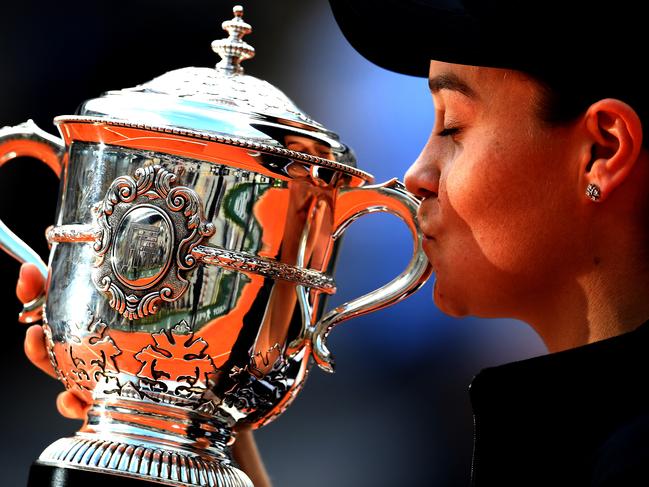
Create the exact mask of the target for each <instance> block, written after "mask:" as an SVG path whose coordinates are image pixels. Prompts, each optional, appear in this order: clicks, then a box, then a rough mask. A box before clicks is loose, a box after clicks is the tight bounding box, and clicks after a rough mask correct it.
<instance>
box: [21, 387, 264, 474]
mask: <svg viewBox="0 0 649 487" xmlns="http://www.w3.org/2000/svg"><path fill="white" fill-rule="evenodd" d="M230 441H231V431H230V428H229V427H228V426H225V425H224V424H223V423H221V422H219V421H218V419H216V418H215V417H214V416H208V415H202V414H197V413H196V412H195V411H192V410H189V409H185V408H181V407H176V406H170V405H161V404H153V403H147V402H144V401H130V400H121V399H120V400H117V401H116V400H111V401H105V400H99V401H96V402H95V403H94V404H93V406H92V407H91V409H90V410H89V412H88V418H87V421H86V423H85V424H84V426H83V428H82V429H81V430H80V431H79V432H77V434H76V435H75V436H74V437H71V438H61V439H59V440H57V441H55V442H54V443H53V444H52V445H50V446H49V447H48V448H46V449H45V451H43V453H42V454H41V455H40V457H39V459H38V461H37V462H36V463H35V464H34V465H33V467H32V470H31V472H30V484H29V485H30V486H32V485H33V486H34V487H36V486H37V485H38V486H39V487H40V486H51V487H54V486H56V487H73V486H76V485H82V484H83V485H89V484H88V482H90V481H91V479H92V478H94V477H93V476H97V475H99V476H100V477H102V475H103V478H102V479H100V480H92V482H93V485H103V483H102V482H106V483H107V484H108V483H110V482H111V481H119V482H120V483H121V482H122V478H125V477H124V476H128V477H130V479H132V480H138V481H139V482H140V483H137V482H134V483H133V485H134V487H137V486H140V485H141V486H142V487H144V486H146V485H160V484H163V485H178V486H179V485H182V486H211V487H226V486H227V487H253V484H252V482H251V481H250V479H249V478H248V476H247V475H246V474H245V473H244V472H243V471H241V470H240V469H239V468H238V467H237V466H236V465H235V464H234V462H233V460H232V457H231V452H230V447H229V446H228V445H229V444H230ZM71 470H74V472H72V471H71ZM115 476H118V477H119V478H118V479H115ZM57 479H58V480H57ZM61 479H63V480H64V481H63V480H61ZM109 479H110V480H109ZM48 482H49V483H48ZM120 485H121V484H120ZM128 485H130V484H128Z"/></svg>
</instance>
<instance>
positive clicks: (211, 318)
mask: <svg viewBox="0 0 649 487" xmlns="http://www.w3.org/2000/svg"><path fill="white" fill-rule="evenodd" d="M223 29H224V30H226V31H227V32H228V37H227V38H225V39H221V40H217V41H214V42H213V43H212V48H213V49H214V51H215V52H217V53H218V54H219V55H220V56H221V60H220V62H219V63H218V64H217V65H216V67H215V68H195V67H190V68H183V69H178V70H175V71H171V72H168V73H166V74H163V75H162V76H159V77H158V78H155V79H153V80H151V81H149V82H147V83H144V84H142V85H139V86H136V87H134V88H129V89H123V90H116V91H110V92H107V93H104V94H103V95H102V96H100V97H98V98H96V99H92V100H88V101H86V102H84V103H83V104H82V105H81V106H80V108H79V109H78V110H77V113H76V114H75V115H66V116H59V117H57V118H56V119H55V123H56V125H57V126H58V129H59V132H60V134H61V137H62V138H61V139H59V138H58V137H54V136H52V135H50V134H47V133H46V132H44V131H42V130H41V129H39V128H38V127H36V126H35V125H34V124H33V123H32V122H31V121H29V122H26V123H24V124H21V125H18V126H15V127H5V128H2V129H0V165H1V164H2V163H4V162H6V161H7V160H10V159H12V158H14V157H18V156H24V155H27V156H32V157H36V158H38V159H41V160H42V161H43V162H45V163H46V164H48V165H49V166H50V167H51V168H52V169H53V170H54V171H55V172H56V173H57V174H58V175H59V176H60V178H61V186H60V193H59V202H58V209H57V213H56V221H55V224H54V225H53V226H51V227H50V228H48V230H47V232H46V236H47V239H48V241H49V243H50V244H51V252H50V256H49V262H48V264H47V265H46V264H45V263H43V262H42V261H41V260H40V258H39V257H38V255H37V254H36V253H35V252H34V251H32V250H31V249H30V248H29V247H28V246H27V245H26V244H25V243H24V242H22V241H21V240H20V239H19V238H18V237H17V236H16V235H14V234H13V233H12V232H11V231H10V230H9V229H8V228H7V227H6V226H4V224H2V222H0V245H1V246H2V247H3V248H4V249H5V250H6V251H7V252H9V253H10V254H11V255H13V256H15V257H16V258H17V259H18V260H20V261H23V262H33V263H35V264H37V265H38V266H39V268H40V269H41V272H42V273H43V275H44V276H46V277H47V292H46V297H43V298H39V299H37V300H35V301H34V302H32V303H28V304H27V305H26V306H25V310H24V311H23V313H22V314H21V320H22V321H24V322H33V321H37V320H39V319H41V318H42V320H43V327H44V330H45V335H46V338H47V345H48V350H49V354H50V359H51V362H52V365H53V367H54V369H55V371H56V374H57V376H58V378H59V379H60V380H61V381H62V382H63V384H64V385H65V387H66V388H68V389H71V390H73V391H75V394H77V395H78V396H80V397H81V398H83V399H84V400H85V401H86V402H87V403H89V404H91V407H90V409H89V411H88V413H87V418H86V420H85V422H84V424H83V426H82V428H81V429H80V431H79V432H77V433H76V435H75V436H74V437H71V438H62V439H59V440H57V441H56V442H54V443H53V444H52V445H50V446H49V447H48V448H46V449H45V451H44V452H43V453H42V454H41V456H40V457H39V459H38V460H37V461H36V462H35V464H34V466H33V467H32V472H31V476H30V485H33V486H36V485H78V484H81V483H86V482H90V481H96V479H97V478H100V477H101V478H102V479H112V480H116V481H120V482H134V485H146V484H151V485H160V484H163V485H191V486H205V485H209V486H230V487H235V486H246V487H249V486H251V485H252V482H251V481H250V479H249V478H248V477H247V476H246V474H245V473H244V472H242V471H241V470H240V469H239V468H238V467H237V465H236V464H235V463H234V462H233V460H232V458H231V453H230V446H231V445H232V443H233V442H234V441H235V438H236V430H237V429H239V428H249V427H250V428H258V427H260V426H263V425H264V424H267V423H268V422H269V421H272V420H273V419H274V418H275V417H277V416H278V415H280V414H281V413H282V412H283V411H284V410H285V409H286V408H287V407H288V406H289V404H290V403H291V402H292V400H293V399H294V398H295V397H296V395H297V394H298V392H299V391H300V389H301V388H302V386H303V385H304V382H305V379H306V376H307V373H308V371H309V368H310V366H311V364H312V363H313V362H315V363H316V364H317V365H318V366H319V367H320V368H322V369H324V370H326V371H332V370H333V359H332V357H331V354H330V352H329V350H328V348H327V337H328V335H329V333H330V331H331V330H332V329H333V327H335V326H336V325H337V324H339V323H340V322H342V321H344V320H347V319H349V318H352V317H354V316H359V315H361V314H365V313H369V312H372V311H375V310H378V309H380V308H382V307H385V306H388V305H390V304H392V303H395V302H397V301H399V300H401V299H403V298H405V297H407V296H408V295H410V294H411V293H413V292H415V291H416V290H417V289H418V288H419V287H420V286H421V285H422V284H423V283H424V282H425V281H426V279H427V278H428V277H429V275H430V272H431V269H430V266H429V264H428V262H427V259H426V258H425V256H424V255H423V253H422V252H421V244H422V234H421V232H420V230H419V228H418V226H417V223H416V213H417V209H418V207H419V201H418V200H417V198H415V197H414V196H413V195H411V194H410V193H408V192H407V191H406V190H405V188H404V187H403V185H402V184H401V183H400V182H398V181H397V180H396V179H394V180H391V181H388V182H386V183H384V184H378V185H376V184H372V183H373V178H372V176H371V175H370V174H368V173H366V172H364V171H362V170H360V169H358V168H357V167H356V164H355V158H354V155H353V153H352V151H351V150H350V149H349V148H348V147H347V146H346V145H344V144H342V143H341V142H340V140H339V137H338V136H337V135H336V134H335V133H333V132H331V131H329V130H327V129H326V128H325V127H323V126H322V125H321V124H319V123H318V122H316V121H314V120H312V119H311V118H310V117H309V116H307V115H306V114H305V113H304V112H302V111H301V110H300V109H298V108H297V107H296V106H295V105H294V104H293V103H292V102H291V101H290V100H289V99H288V98H287V97H286V96H285V95H284V94H283V93H282V92H281V91H279V90H278V89H276V88H275V87H273V86H272V85H270V84H269V83H266V82H265V81H262V80H260V79H257V78H254V77H252V76H248V75H246V74H244V72H243V69H242V67H241V65H240V63H241V61H243V60H245V59H248V58H250V57H252V56H253V55H254V49H253V48H252V46H250V45H249V44H248V43H246V42H245V41H244V40H243V36H244V35H246V34H248V33H249V32H250V31H251V26H250V25H249V24H247V23H246V22H245V21H244V20H243V9H242V8H241V7H238V6H237V7H235V8H234V18H233V19H232V20H229V21H225V22H223ZM373 212H387V213H392V214H394V215H396V216H397V217H399V218H401V219H402V220H403V221H404V222H405V224H406V225H407V226H408V228H409V229H410V231H411V233H412V236H413V242H414V244H413V256H412V258H411V260H410V262H409V263H408V266H407V268H406V269H405V270H404V271H403V272H402V273H401V274H400V275H399V276H397V277H396V278H395V279H394V280H392V281H391V282H389V283H387V284H385V285H384V286H382V287H381V288H379V289H377V290H376V291H373V292H370V293H368V294H366V295H365V296H362V297H360V298H357V299H355V300H352V301H350V302H347V303H345V304H342V305H340V306H337V307H336V308H334V309H332V310H331V311H329V312H327V313H324V304H325V301H326V297H327V296H328V295H330V294H332V293H334V292H335V291H336V284H335V282H334V280H333V278H332V275H333V270H334V265H335V260H336V254H337V252H338V250H339V246H340V242H341V236H342V235H343V233H344V231H345V229H346V228H347V227H348V226H349V224H351V223H352V222H354V221H355V220H356V219H358V218H360V217H361V216H363V215H366V214H369V213H373ZM61 472H64V473H65V475H64V477H65V478H66V479H71V480H70V481H69V483H68V484H65V483H64V484H61V483H60V482H59V483H56V482H57V481H56V477H57V476H59V477H60V475H63V474H61ZM115 476H117V477H119V478H118V479H115ZM74 482H77V483H76V484H75V483H74ZM128 485H130V483H129V484H128Z"/></svg>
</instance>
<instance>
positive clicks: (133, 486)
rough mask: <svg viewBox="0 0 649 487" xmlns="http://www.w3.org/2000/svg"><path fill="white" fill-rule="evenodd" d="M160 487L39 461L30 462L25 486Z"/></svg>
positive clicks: (137, 480)
mask: <svg viewBox="0 0 649 487" xmlns="http://www.w3.org/2000/svg"><path fill="white" fill-rule="evenodd" d="M90 485H92V486H93V487H114V486H115V485H119V486H120V487H149V486H150V487H160V483H159V482H155V483H154V482H147V481H146V480H142V479H138V478H132V477H125V476H123V475H111V474H108V473H103V472H93V471H90V470H77V469H74V468H65V467H57V466H53V465H46V464H44V463H41V462H39V461H36V462H34V463H33V464H32V466H31V468H30V469H29V480H28V481H27V487H88V486H90Z"/></svg>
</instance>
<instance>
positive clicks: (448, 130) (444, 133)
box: [437, 127, 460, 137]
mask: <svg viewBox="0 0 649 487" xmlns="http://www.w3.org/2000/svg"><path fill="white" fill-rule="evenodd" d="M459 131H460V127H445V128H443V129H442V130H440V131H439V132H437V135H438V136H439V137H448V136H450V135H455V134H457V133H458V132H459Z"/></svg>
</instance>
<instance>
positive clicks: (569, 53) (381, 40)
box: [330, 0, 649, 112]
mask: <svg viewBox="0 0 649 487" xmlns="http://www.w3.org/2000/svg"><path fill="white" fill-rule="evenodd" d="M330 3H331V7H332V11H333V14H334V17H335V18H336V21H337V22H338V25H339V26H340V28H341V30H342V32H343V34H344V35H345V37H346V38H347V39H348V41H349V42H350V43H351V44H352V46H353V47H354V48H355V49H356V50H357V51H358V52H360V54H362V55H363V56H364V57H365V58H367V59H368V60H369V61H371V62H373V63H375V64H377V65H379V66H382V67H384V68H386V69H389V70H392V71H396V72H399V73H404V74H410V75H414V76H427V73H428V65H429V61H430V60H431V59H434V60H437V61H445V62H450V63H455V64H466V65H472V66H486V67H495V68H509V69H516V70H519V71H523V72H526V73H528V74H531V75H533V76H534V77H536V78H537V79H539V80H540V81H543V82H546V83H547V84H548V85H549V86H550V87H560V88H561V89H562V90H563V91H566V92H572V93H578V94H579V95H580V97H583V98H585V99H593V100H594V99H599V98H606V97H613V98H619V99H622V100H623V101H626V102H627V103H629V104H631V105H632V106H633V107H634V108H636V109H637V110H639V111H640V112H642V111H644V105H645V104H646V101H645V99H646V95H645V94H644V93H645V90H646V87H647V82H649V77H647V75H646V74H645V72H646V71H647V69H646V68H645V67H644V66H643V64H644V56H645V55H646V54H645V50H646V46H647V41H646V39H645V36H646V33H645V32H646V31H647V28H648V27H649V24H648V23H647V21H646V19H645V18H644V15H642V14H641V13H640V11H639V10H638V9H639V5H640V4H637V3H636V2H632V1H631V0H616V1H611V2H609V3H608V4H607V5H606V6H604V5H603V3H600V2H595V1H585V0H562V1H559V0H529V1H524V0H330Z"/></svg>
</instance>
